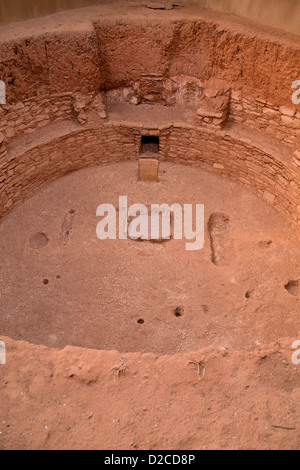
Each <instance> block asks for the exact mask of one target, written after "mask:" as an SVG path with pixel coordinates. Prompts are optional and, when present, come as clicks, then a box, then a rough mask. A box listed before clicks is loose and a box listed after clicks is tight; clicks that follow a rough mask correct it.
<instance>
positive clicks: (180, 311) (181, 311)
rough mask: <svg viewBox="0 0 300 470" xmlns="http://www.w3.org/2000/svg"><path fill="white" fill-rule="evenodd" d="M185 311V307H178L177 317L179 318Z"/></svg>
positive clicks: (175, 312)
mask: <svg viewBox="0 0 300 470" xmlns="http://www.w3.org/2000/svg"><path fill="white" fill-rule="evenodd" d="M183 312H184V309H183V308H182V307H176V308H175V311H174V315H175V317H177V318H179V317H182V315H183Z"/></svg>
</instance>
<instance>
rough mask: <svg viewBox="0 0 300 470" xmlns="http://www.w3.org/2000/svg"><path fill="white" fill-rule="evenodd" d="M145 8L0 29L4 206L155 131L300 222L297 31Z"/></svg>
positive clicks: (170, 153) (166, 154)
mask: <svg viewBox="0 0 300 470" xmlns="http://www.w3.org/2000/svg"><path fill="white" fill-rule="evenodd" d="M147 15H148V16H147ZM147 15H146V16H147V17H146V18H144V19H143V20H142V21H141V18H135V17H134V16H133V17H132V18H130V19H128V18H126V17H124V16H122V15H120V14H119V16H118V17H110V18H108V19H107V18H106V19H103V18H99V16H97V17H94V16H92V17H89V18H85V22H84V24H83V25H82V23H80V22H79V24H77V23H76V22H75V24H72V26H71V29H72V32H71V31H66V29H67V26H66V27H64V26H63V27H62V29H63V31H61V30H59V31H53V29H52V27H51V25H49V31H47V32H46V33H45V31H44V32H41V31H36V30H35V29H34V30H32V27H31V25H30V22H29V23H28V24H26V27H27V29H26V28H25V29H23V30H22V33H16V34H15V35H11V36H7V34H6V33H7V30H6V29H5V28H6V27H2V28H0V58H1V65H0V79H3V80H4V81H5V83H6V85H7V103H8V104H6V105H2V106H0V117H1V122H0V201H1V215H2V216H3V215H5V214H6V213H7V212H8V211H9V210H10V209H11V208H12V207H13V206H14V205H15V204H17V203H18V202H20V201H21V200H23V199H24V198H25V197H27V196H28V195H29V194H30V193H31V192H32V191H33V190H35V189H36V188H38V187H39V186H40V185H41V184H43V183H44V182H45V181H49V180H51V179H53V178H58V177H60V176H62V175H64V174H66V173H68V172H70V171H74V170H77V169H80V168H83V167H85V166H88V165H95V164H98V163H105V162H112V161H121V160H124V159H135V158H138V154H139V148H140V138H141V136H142V135H145V134H146V135H147V134H148V135H158V136H160V159H161V160H169V161H175V162H180V163H185V164H190V165H203V166H204V167H206V168H209V169H211V170H213V171H216V172H219V173H221V174H224V175H226V176H228V177H230V178H233V179H235V180H238V181H240V182H242V183H244V184H246V185H248V186H249V187H252V188H253V189H255V190H256V191H257V192H259V193H260V194H261V195H262V197H264V198H265V200H266V201H268V202H269V203H270V204H272V205H274V206H275V207H277V208H278V209H279V210H280V211H281V212H283V213H284V214H286V216H287V217H288V218H289V219H290V220H291V222H292V224H293V226H294V227H295V228H296V229H299V230H300V203H299V196H300V152H299V148H300V145H299V142H300V140H299V132H300V106H296V105H294V104H293V103H292V100H291V95H292V82H293V81H294V80H296V79H297V74H298V64H299V61H300V41H299V38H297V37H294V38H292V37H291V38H288V37H286V36H285V37H284V38H280V37H279V36H278V35H277V33H276V34H273V33H269V34H268V35H266V32H265V31H264V32H263V33H262V32H260V31H259V30H257V29H256V28H254V29H253V28H252V29H251V27H250V26H249V28H247V30H245V29H243V30H242V29H241V28H242V26H241V25H240V23H239V22H238V20H236V19H232V21H231V22H228V18H227V17H226V20H225V19H224V23H222V19H218V21H216V20H213V18H212V17H211V16H209V14H207V15H208V16H205V15H204V16H203V15H202V16H201V17H199V16H197V17H196V18H195V16H193V15H191V16H188V17H187V16H185V17H182V16H180V14H179V13H178V12H168V15H169V16H164V17H162V16H161V15H160V13H157V12H150V11H149V13H147ZM63 21H65V22H66V25H67V21H68V19H67V16H66V17H63V16H62V25H63ZM69 27H70V25H69ZM25 30H26V34H25V33H24V31H25ZM137 43H139V44H140V45H141V48H140V49H139V48H137V47H136V44H137ZM298 78H299V77H298ZM99 92H100V93H99ZM174 97H175V98H174ZM116 103H117V107H118V109H119V113H115V112H114V106H113V105H115V104H116ZM185 103H186V108H188V109H185V108H183V105H184V104H185ZM138 104H139V105H140V106H137V105H138ZM143 106H144V107H145V106H146V107H147V106H148V108H147V110H148V109H149V112H148V113H147V119H145V118H144V117H143V114H141V115H139V112H138V110H139V109H144V108H143ZM183 109H184V112H182V113H180V110H183ZM157 110H159V113H160V121H159V122H157V119H156V114H155V112H156V111H157ZM162 110H165V111H164V112H165V118H164V113H163V111H162Z"/></svg>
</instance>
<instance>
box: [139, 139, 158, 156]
mask: <svg viewBox="0 0 300 470" xmlns="http://www.w3.org/2000/svg"><path fill="white" fill-rule="evenodd" d="M140 153H159V137H157V136H152V135H144V136H142V141H141V150H140Z"/></svg>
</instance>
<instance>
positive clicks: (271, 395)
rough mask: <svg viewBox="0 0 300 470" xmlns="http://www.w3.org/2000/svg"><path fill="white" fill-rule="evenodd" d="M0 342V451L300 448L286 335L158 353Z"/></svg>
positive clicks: (294, 369)
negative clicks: (1, 352)
mask: <svg viewBox="0 0 300 470" xmlns="http://www.w3.org/2000/svg"><path fill="white" fill-rule="evenodd" d="M3 339H4V340H5V341H6V346H7V351H8V352H7V365H6V366H0V390H1V408H0V432H1V434H0V448H1V449H128V450H139V449H150V450H155V449H174V450H176V449H185V450H187V449H295V450H298V449H299V440H300V434H299V420H300V416H299V406H298V404H299V399H300V382H299V366H294V365H293V364H292V361H291V357H292V353H293V351H292V349H291V345H292V343H293V340H294V339H292V338H291V339H284V340H278V341H277V342H276V343H272V344H270V345H267V346H261V347H260V348H258V349H256V350H254V351H253V352H251V353H247V354H245V353H243V352H238V351H237V352H235V351H226V350H224V349H222V350H213V349H211V348H206V349H205V350H202V351H197V352H193V353H189V354H185V355H176V356H163V357H160V358H156V357H155V356H154V355H153V354H143V355H142V354H139V353H135V354H123V355H122V354H120V353H118V352H117V351H94V350H84V349H78V348H73V347H67V348H65V349H64V350H51V349H48V348H45V347H42V346H33V345H30V344H28V343H22V342H15V341H12V340H10V339H9V338H3Z"/></svg>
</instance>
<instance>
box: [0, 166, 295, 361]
mask: <svg viewBox="0 0 300 470" xmlns="http://www.w3.org/2000/svg"><path fill="white" fill-rule="evenodd" d="M120 195H126V196H128V204H129V205H131V204H133V203H143V204H145V205H147V206H148V205H149V204H151V203H159V204H162V203H167V204H170V205H171V204H173V203H179V204H181V205H183V204H185V203H189V204H194V205H195V204H204V205H205V245H204V249H203V250H201V251H192V252H191V251H186V250H185V240H170V241H166V242H164V243H150V242H147V241H144V242H136V241H133V240H130V239H129V240H106V241H101V240H99V239H98V238H97V237H96V226H97V223H98V222H99V221H100V218H98V217H96V209H97V207H98V205H99V204H103V203H110V204H114V205H115V207H118V198H119V196H120ZM283 234H284V236H282V235H283ZM0 240H1V242H0V250H1V271H0V274H1V277H0V291H1V317H0V331H1V334H4V335H5V336H10V337H12V338H15V339H22V340H26V341H30V342H33V343H39V344H45V345H47V346H50V347H57V348H61V347H64V346H66V345H74V346H81V347H87V348H95V349H117V350H118V351H121V352H135V351H141V352H153V353H156V354H158V355H162V354H174V353H185V352H188V351H194V350H199V349H200V348H203V347H206V346H213V347H224V348H229V349H233V348H246V349H249V348H250V349H251V348H253V347H255V345H259V344H261V343H266V342H269V341H274V340H276V339H277V338H278V337H280V336H282V335H284V336H292V335H294V334H295V332H297V331H298V330H300V319H299V288H298V287H297V286H298V279H299V262H300V248H299V243H298V241H297V239H296V238H295V235H294V234H293V233H292V232H291V229H290V227H289V224H288V223H287V222H286V221H285V220H284V219H283V218H282V216H281V215H280V214H278V213H277V211H276V210H275V209H273V208H271V207H270V206H268V205H267V204H266V203H265V202H264V201H262V200H261V199H260V198H259V197H258V196H256V195H255V194H254V193H253V192H251V191H249V190H248V189H246V188H244V187H243V186H242V185H240V184H238V183H234V182H231V181H230V180H228V179H226V178H223V177H221V176H218V175H214V174H211V173H208V172H206V171H204V170H201V169H199V168H190V167H186V166H182V165H176V164H172V163H163V164H161V167H160V175H159V182H158V183H143V182H138V179H137V163H136V162H128V163H118V164H107V165H103V166H99V167H95V168H92V169H85V170H81V171H79V172H75V173H73V174H70V175H68V176H65V177H64V178H61V179H59V180H57V181H56V182H53V183H50V184H47V185H45V186H44V187H43V188H42V189H40V190H39V191H37V192H36V193H35V194H34V195H32V196H31V197H29V198H28V199H27V200H26V201H25V202H24V203H23V204H21V205H19V206H18V207H17V208H15V209H14V210H13V211H12V212H11V213H10V214H9V215H8V216H7V217H6V218H5V219H4V220H3V221H2V223H1V226H0Z"/></svg>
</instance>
